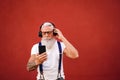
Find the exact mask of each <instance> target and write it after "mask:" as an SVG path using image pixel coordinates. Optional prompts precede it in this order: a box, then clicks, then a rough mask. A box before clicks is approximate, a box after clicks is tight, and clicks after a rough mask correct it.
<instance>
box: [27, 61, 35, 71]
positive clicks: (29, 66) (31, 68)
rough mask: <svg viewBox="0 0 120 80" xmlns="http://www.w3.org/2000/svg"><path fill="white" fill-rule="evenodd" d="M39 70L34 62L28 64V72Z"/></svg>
mask: <svg viewBox="0 0 120 80" xmlns="http://www.w3.org/2000/svg"><path fill="white" fill-rule="evenodd" d="M36 68H37V65H36V64H35V62H34V61H33V62H28V64H27V70H28V71H33V70H35V69H36Z"/></svg>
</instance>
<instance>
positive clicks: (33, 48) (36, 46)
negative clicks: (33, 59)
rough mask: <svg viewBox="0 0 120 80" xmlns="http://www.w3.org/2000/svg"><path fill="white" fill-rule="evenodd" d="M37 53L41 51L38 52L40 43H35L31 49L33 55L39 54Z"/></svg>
mask: <svg viewBox="0 0 120 80" xmlns="http://www.w3.org/2000/svg"><path fill="white" fill-rule="evenodd" d="M37 53H39V52H38V44H35V45H33V47H32V49H31V55H32V54H37Z"/></svg>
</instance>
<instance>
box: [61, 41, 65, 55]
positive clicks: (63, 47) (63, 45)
mask: <svg viewBox="0 0 120 80" xmlns="http://www.w3.org/2000/svg"><path fill="white" fill-rule="evenodd" d="M61 45H62V53H63V51H64V49H65V47H66V46H65V44H64V43H63V42H61Z"/></svg>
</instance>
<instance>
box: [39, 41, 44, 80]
mask: <svg viewBox="0 0 120 80" xmlns="http://www.w3.org/2000/svg"><path fill="white" fill-rule="evenodd" d="M41 45H42V44H41V42H39V46H41ZM39 46H38V48H39ZM38 50H39V49H38ZM39 53H40V51H39ZM39 70H40V73H41V75H40V78H41V79H43V80H44V75H43V65H42V64H40V65H39Z"/></svg>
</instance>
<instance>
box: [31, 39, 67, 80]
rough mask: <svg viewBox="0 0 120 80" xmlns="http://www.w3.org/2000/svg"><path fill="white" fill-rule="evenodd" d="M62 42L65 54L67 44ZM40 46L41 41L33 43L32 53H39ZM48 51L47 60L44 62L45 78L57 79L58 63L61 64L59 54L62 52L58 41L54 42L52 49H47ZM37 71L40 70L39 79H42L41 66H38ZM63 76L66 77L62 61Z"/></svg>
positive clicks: (46, 79) (49, 79)
mask: <svg viewBox="0 0 120 80" xmlns="http://www.w3.org/2000/svg"><path fill="white" fill-rule="evenodd" d="M60 43H61V46H62V54H63V50H64V49H65V45H64V44H63V42H60ZM38 46H39V43H37V44H35V45H33V47H32V49H31V55H32V54H37V53H39V50H38ZM46 53H47V60H46V61H44V62H43V74H44V77H45V80H56V79H57V75H58V64H59V54H60V53H59V48H58V44H57V41H56V42H55V44H53V47H52V48H51V49H46ZM37 72H38V75H37V79H40V71H39V67H38V68H37ZM61 76H62V77H63V78H65V76H64V71H63V61H62V63H61Z"/></svg>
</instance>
